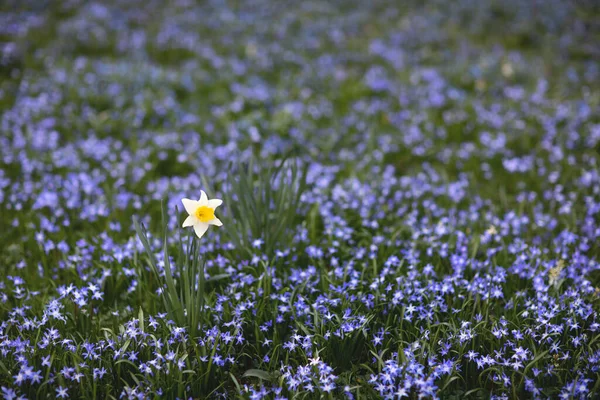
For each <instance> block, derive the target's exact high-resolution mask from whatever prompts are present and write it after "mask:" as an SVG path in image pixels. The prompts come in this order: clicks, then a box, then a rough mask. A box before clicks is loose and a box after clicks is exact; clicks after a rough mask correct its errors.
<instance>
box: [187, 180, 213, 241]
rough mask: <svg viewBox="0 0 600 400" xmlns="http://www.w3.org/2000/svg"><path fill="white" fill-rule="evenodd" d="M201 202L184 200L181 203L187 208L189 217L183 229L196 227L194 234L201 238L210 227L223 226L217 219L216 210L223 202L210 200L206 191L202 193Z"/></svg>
mask: <svg viewBox="0 0 600 400" xmlns="http://www.w3.org/2000/svg"><path fill="white" fill-rule="evenodd" d="M200 193H201V195H200V199H199V200H197V201H196V200H190V199H182V200H181V202H182V203H183V206H184V207H185V211H187V213H188V214H190V215H189V217H187V218H186V219H185V221H183V227H184V228H186V227H188V226H193V227H194V232H196V236H198V237H199V238H201V237H202V235H204V233H205V232H206V230H207V229H208V227H209V226H210V225H215V226H222V225H223V223H222V222H221V220H220V219H219V218H217V217H215V209H216V208H217V207H219V206H220V205H221V204H223V200H220V199H212V200H209V199H208V196H206V193H204V190H201V191H200Z"/></svg>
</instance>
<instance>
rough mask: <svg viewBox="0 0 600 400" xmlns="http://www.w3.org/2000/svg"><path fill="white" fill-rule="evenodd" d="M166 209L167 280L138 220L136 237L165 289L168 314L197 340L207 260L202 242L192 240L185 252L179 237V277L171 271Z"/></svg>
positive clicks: (165, 303)
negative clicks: (203, 255) (202, 251)
mask: <svg viewBox="0 0 600 400" xmlns="http://www.w3.org/2000/svg"><path fill="white" fill-rule="evenodd" d="M166 218H167V209H166V206H165V205H164V202H163V207H162V228H163V229H162V248H163V252H164V262H165V265H164V280H163V277H162V276H161V273H160V271H159V268H158V266H157V264H156V260H155V258H156V256H155V254H154V252H153V251H152V248H151V247H150V242H149V241H148V236H147V234H146V231H145V229H144V227H143V225H141V224H140V223H139V221H138V220H137V218H134V219H133V223H134V226H135V230H136V233H137V235H138V237H139V239H140V241H141V242H142V244H143V245H144V250H145V251H146V255H147V256H148V260H149V264H150V267H151V269H152V272H153V273H154V275H155V276H156V278H158V280H159V282H161V287H162V288H163V289H164V290H163V292H162V294H161V298H162V300H163V305H164V309H165V311H166V312H167V313H168V314H169V317H170V318H171V319H173V321H175V322H176V323H177V325H178V326H181V327H186V328H188V332H189V333H190V335H191V337H195V335H196V333H197V331H198V326H199V323H200V322H201V319H202V309H203V308H204V300H205V293H204V292H205V277H204V260H203V261H200V258H199V249H200V246H199V240H197V239H196V238H195V237H194V236H193V235H190V236H189V241H188V246H187V247H186V249H184V248H183V243H182V240H181V236H180V237H179V253H178V257H177V261H176V263H175V270H176V276H174V275H173V272H172V271H171V260H170V256H169V249H168V245H167V233H168V232H167V226H168V224H167V221H166Z"/></svg>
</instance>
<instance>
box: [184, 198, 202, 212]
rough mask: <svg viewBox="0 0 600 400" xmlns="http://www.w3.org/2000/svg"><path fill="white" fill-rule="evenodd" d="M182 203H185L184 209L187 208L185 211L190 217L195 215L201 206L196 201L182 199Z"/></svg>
mask: <svg viewBox="0 0 600 400" xmlns="http://www.w3.org/2000/svg"><path fill="white" fill-rule="evenodd" d="M181 202H182V203H183V207H185V211H187V213H188V214H190V215H194V213H195V212H196V209H197V208H198V207H199V206H200V204H198V202H197V201H196V200H190V199H181Z"/></svg>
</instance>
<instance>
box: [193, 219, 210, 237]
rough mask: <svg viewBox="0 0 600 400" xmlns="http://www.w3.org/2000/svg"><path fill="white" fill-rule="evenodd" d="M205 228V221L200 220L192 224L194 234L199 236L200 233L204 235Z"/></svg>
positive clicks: (206, 226)
mask: <svg viewBox="0 0 600 400" xmlns="http://www.w3.org/2000/svg"><path fill="white" fill-rule="evenodd" d="M207 229H208V224H207V223H205V222H200V223H197V224H195V225H194V232H196V236H198V237H199V238H201V237H202V235H204V233H205V232H206V230H207Z"/></svg>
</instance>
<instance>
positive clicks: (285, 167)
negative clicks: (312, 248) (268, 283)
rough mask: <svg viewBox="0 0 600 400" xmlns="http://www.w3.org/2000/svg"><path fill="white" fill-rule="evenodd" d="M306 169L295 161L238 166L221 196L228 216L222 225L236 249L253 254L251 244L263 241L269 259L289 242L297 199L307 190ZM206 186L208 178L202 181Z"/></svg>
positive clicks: (295, 216)
mask: <svg viewBox="0 0 600 400" xmlns="http://www.w3.org/2000/svg"><path fill="white" fill-rule="evenodd" d="M306 173H307V167H306V166H301V165H300V162H299V161H298V160H296V159H283V160H281V161H279V164H277V163H268V166H267V167H264V166H263V165H257V163H256V161H255V160H250V162H249V163H248V164H247V165H243V164H242V163H238V165H237V166H235V171H232V172H231V176H233V177H235V178H234V179H232V181H231V182H230V183H229V185H230V186H229V188H228V190H225V191H224V193H223V200H224V202H225V207H226V208H227V213H226V214H225V215H224V216H223V218H222V220H223V225H224V228H225V232H226V234H227V236H228V238H229V239H230V240H231V241H232V242H233V243H234V244H235V245H236V247H237V248H239V249H244V250H246V251H247V252H248V253H249V254H252V242H253V241H254V240H255V239H262V240H263V241H264V243H263V247H262V250H263V252H264V253H265V254H267V255H269V256H271V255H273V252H274V251H275V250H276V249H277V246H278V245H281V244H283V243H291V242H292V237H293V234H294V224H295V222H296V219H297V216H298V210H299V207H300V198H301V196H302V194H303V193H304V192H305V190H306V187H307V185H306ZM204 181H205V185H206V186H208V184H206V183H207V179H206V178H204Z"/></svg>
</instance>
